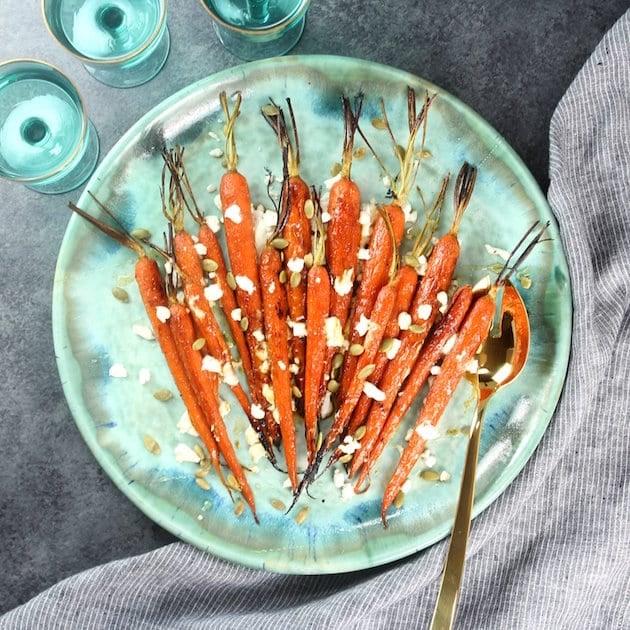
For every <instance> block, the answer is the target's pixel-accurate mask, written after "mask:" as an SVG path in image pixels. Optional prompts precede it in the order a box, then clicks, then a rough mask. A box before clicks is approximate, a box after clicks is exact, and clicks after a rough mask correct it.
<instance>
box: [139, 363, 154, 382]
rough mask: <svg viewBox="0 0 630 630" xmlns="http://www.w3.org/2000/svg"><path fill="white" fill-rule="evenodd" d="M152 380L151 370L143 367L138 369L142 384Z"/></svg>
mask: <svg viewBox="0 0 630 630" xmlns="http://www.w3.org/2000/svg"><path fill="white" fill-rule="evenodd" d="M150 380H151V370H150V369H149V368H146V367H143V368H140V370H139V371H138V382H139V383H140V385H146V384H147V383H148V382H149V381H150Z"/></svg>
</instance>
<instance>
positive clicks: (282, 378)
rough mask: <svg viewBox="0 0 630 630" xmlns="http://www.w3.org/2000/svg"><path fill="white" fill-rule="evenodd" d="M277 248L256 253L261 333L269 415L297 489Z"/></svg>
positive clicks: (268, 247)
mask: <svg viewBox="0 0 630 630" xmlns="http://www.w3.org/2000/svg"><path fill="white" fill-rule="evenodd" d="M281 271H282V258H281V256H280V251H279V250H278V249H276V248H275V247H274V246H273V245H271V244H270V243H268V244H267V245H266V246H265V248H264V249H263V251H262V253H261V255H260V280H261V285H262V290H263V293H264V295H265V303H264V320H265V335H266V338H267V345H268V353H269V370H270V373H271V382H272V385H273V405H274V407H273V415H274V418H275V419H276V421H277V422H278V425H279V426H280V435H281V437H282V446H283V450H284V456H285V460H286V464H287V473H288V475H289V479H290V481H291V486H292V487H293V490H297V485H298V480H297V444H296V436H295V425H294V422H293V406H292V400H291V373H290V372H289V341H288V327H287V313H288V307H287V298H286V293H285V289H284V285H283V283H282V282H281V281H280V272H281Z"/></svg>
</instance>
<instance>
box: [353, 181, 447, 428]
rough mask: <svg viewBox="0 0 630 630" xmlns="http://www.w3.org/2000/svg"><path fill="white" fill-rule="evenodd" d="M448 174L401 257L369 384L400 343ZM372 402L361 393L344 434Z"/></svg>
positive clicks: (377, 379)
mask: <svg viewBox="0 0 630 630" xmlns="http://www.w3.org/2000/svg"><path fill="white" fill-rule="evenodd" d="M448 181H449V176H446V177H445V178H444V179H443V180H442V185H441V187H440V189H439V191H438V194H437V196H436V198H435V201H434V202H433V205H432V206H431V208H430V209H429V211H428V212H427V216H426V220H425V223H424V225H423V226H422V229H421V230H420V232H419V234H418V236H417V237H416V240H415V242H414V245H413V247H412V249H411V251H410V252H409V253H407V254H406V255H405V256H404V258H403V260H404V262H405V264H404V265H403V266H402V267H401V268H400V271H399V275H400V279H399V282H398V292H397V296H396V304H395V306H394V312H393V313H392V317H391V319H390V321H389V324H388V325H387V329H386V331H385V338H384V341H383V344H382V348H381V351H380V352H379V353H378V355H377V358H376V365H375V368H374V372H373V374H372V375H371V376H370V381H371V382H372V383H376V384H378V383H379V382H380V380H381V378H382V376H383V373H384V372H385V369H386V368H387V365H388V364H389V362H390V360H391V359H392V358H393V357H394V356H395V355H396V352H397V351H398V347H399V346H400V343H401V342H400V339H399V338H398V337H399V335H400V332H401V330H400V320H399V317H400V315H401V313H407V312H408V311H409V309H410V307H411V304H412V300H413V298H414V296H415V294H416V289H417V286H418V281H419V278H418V271H417V267H418V266H419V259H420V257H421V256H425V255H426V254H428V251H429V249H430V245H431V240H432V238H433V234H434V233H435V230H436V229H437V226H438V224H439V222H440V216H441V212H442V204H443V201H444V195H445V193H446V187H447V185H448ZM371 405H372V399H371V398H368V397H367V396H366V395H365V394H362V395H361V397H360V399H359V401H358V403H357V406H356V408H355V410H354V412H353V414H352V419H351V420H350V423H349V425H348V433H349V434H350V435H354V433H355V432H356V431H357V430H358V429H359V427H360V426H361V425H362V424H363V423H364V421H365V418H366V416H367V414H368V412H369V410H370V407H371Z"/></svg>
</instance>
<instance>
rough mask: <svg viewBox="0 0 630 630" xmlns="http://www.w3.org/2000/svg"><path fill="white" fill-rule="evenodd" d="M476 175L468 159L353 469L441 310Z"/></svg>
mask: <svg viewBox="0 0 630 630" xmlns="http://www.w3.org/2000/svg"><path fill="white" fill-rule="evenodd" d="M475 175H476V169H475V168H474V167H472V166H470V165H469V164H467V163H466V164H464V166H463V167H462V169H461V170H460V173H459V176H458V178H457V184H456V188H455V216H454V219H453V223H452V225H451V229H450V230H449V231H448V232H447V233H446V234H444V235H443V236H442V237H440V239H439V240H438V242H437V243H436V244H435V246H434V247H433V250H432V251H431V255H430V256H429V260H428V262H427V269H426V273H425V275H424V277H423V278H422V281H421V282H420V285H419V287H418V290H417V291H416V295H415V297H414V300H413V303H412V306H411V313H410V319H411V325H410V326H409V327H408V329H407V330H404V331H403V333H402V335H401V338H400V341H401V344H400V348H399V349H398V352H397V353H396V356H395V357H394V358H393V359H392V360H391V361H390V362H389V364H388V365H387V367H386V368H385V372H384V373H383V376H382V377H381V380H380V382H379V383H378V387H379V389H380V390H381V392H382V396H380V400H375V401H374V402H373V403H372V406H371V408H370V412H369V414H368V418H367V422H366V425H365V427H366V432H365V436H364V437H363V439H362V440H361V447H360V448H359V450H358V451H357V452H356V453H355V455H354V457H353V461H352V469H353V473H354V472H356V471H357V470H358V468H359V466H361V465H362V464H363V461H364V460H365V456H366V455H367V453H369V451H370V450H371V449H372V447H373V446H374V443H375V442H376V440H377V439H378V436H379V434H380V432H381V430H382V428H383V423H384V422H385V420H386V419H387V416H388V415H389V412H390V410H391V408H392V406H393V404H394V402H395V400H396V396H397V394H398V391H399V390H400V388H401V386H402V385H403V383H404V382H405V379H406V378H407V376H408V374H409V372H410V371H411V368H412V367H413V365H414V363H415V361H416V359H417V357H418V354H419V353H420V350H421V348H422V345H423V344H424V341H425V339H426V338H427V336H428V334H429V331H430V329H431V326H432V325H433V323H434V321H435V319H436V317H437V314H438V312H439V308H440V303H439V298H438V296H439V295H440V294H441V293H446V292H447V291H448V289H449V288H450V285H451V280H452V278H453V273H454V271H455V266H456V265H457V261H458V259H459V252H460V245H459V240H458V238H457V232H458V229H459V223H460V220H461V216H462V214H463V212H464V210H465V209H466V207H467V205H468V202H469V200H470V196H471V195H472V190H473V187H474V182H475Z"/></svg>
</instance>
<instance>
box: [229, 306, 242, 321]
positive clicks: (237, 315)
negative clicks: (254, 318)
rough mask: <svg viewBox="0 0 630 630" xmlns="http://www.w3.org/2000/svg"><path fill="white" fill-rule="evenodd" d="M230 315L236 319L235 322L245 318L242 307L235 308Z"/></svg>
mask: <svg viewBox="0 0 630 630" xmlns="http://www.w3.org/2000/svg"><path fill="white" fill-rule="evenodd" d="M230 317H231V318H232V319H233V320H234V321H235V322H240V321H241V319H243V313H242V311H241V309H240V308H235V309H233V310H232V312H231V313H230Z"/></svg>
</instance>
